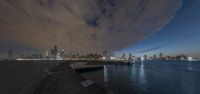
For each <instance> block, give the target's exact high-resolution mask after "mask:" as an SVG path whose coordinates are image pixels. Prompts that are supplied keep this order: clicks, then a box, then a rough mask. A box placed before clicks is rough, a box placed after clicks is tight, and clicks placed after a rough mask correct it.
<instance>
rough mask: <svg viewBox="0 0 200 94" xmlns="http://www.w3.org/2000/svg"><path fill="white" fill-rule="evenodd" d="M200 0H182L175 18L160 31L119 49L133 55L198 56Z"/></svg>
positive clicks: (199, 51) (199, 50) (199, 47)
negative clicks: (161, 53)
mask: <svg viewBox="0 0 200 94" xmlns="http://www.w3.org/2000/svg"><path fill="white" fill-rule="evenodd" d="M199 10H200V0H183V5H182V7H181V9H180V10H179V11H178V13H177V14H176V16H175V18H174V19H173V20H172V21H171V22H170V23H169V24H168V25H167V26H166V27H165V28H163V29H162V30H161V31H159V32H157V33H156V34H154V35H153V36H150V37H148V38H146V39H145V40H143V41H141V42H139V43H138V44H136V45H132V46H130V47H127V48H126V49H123V50H122V51H120V53H129V52H132V53H134V54H135V55H138V56H143V55H144V54H148V55H152V54H158V53H160V52H163V53H164V54H165V55H177V54H182V53H183V54H187V55H188V56H194V57H200V11H199Z"/></svg>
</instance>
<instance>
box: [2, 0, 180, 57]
mask: <svg viewBox="0 0 200 94" xmlns="http://www.w3.org/2000/svg"><path fill="white" fill-rule="evenodd" d="M181 2H182V1H181V0H17V1H16V0H1V1H0V37H1V38H2V39H4V40H9V41H11V42H13V43H17V44H19V45H25V46H27V47H30V48H35V49H40V50H44V49H49V48H52V47H53V46H54V45H58V46H59V47H62V48H64V49H65V50H66V51H69V52H81V53H88V52H102V51H103V50H108V51H109V52H113V51H117V50H119V49H122V48H124V47H127V46H129V45H132V44H135V43H137V42H139V41H141V40H143V39H144V38H145V37H147V36H149V35H151V34H153V33H155V32H156V31H159V30H160V29H161V28H163V27H164V26H165V25H166V24H168V23H169V22H170V21H171V20H172V18H173V17H174V16H175V14H176V12H177V10H178V9H179V8H180V7H181Z"/></svg>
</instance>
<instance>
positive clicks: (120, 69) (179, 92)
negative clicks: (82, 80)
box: [83, 61, 200, 94]
mask: <svg viewBox="0 0 200 94" xmlns="http://www.w3.org/2000/svg"><path fill="white" fill-rule="evenodd" d="M83 75H84V76H85V77H87V78H88V79H91V80H93V81H95V82H96V83H97V84H99V85H101V86H104V87H106V88H109V89H110V90H112V91H113V92H115V93H116V94H200V62H183V61H181V62H178V61H177V62H176V61H148V62H143V63H142V62H138V63H136V64H134V65H132V66H128V65H118V66H114V65H106V66H104V70H99V71H95V72H89V73H84V74H83Z"/></svg>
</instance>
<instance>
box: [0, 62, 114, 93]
mask: <svg viewBox="0 0 200 94" xmlns="http://www.w3.org/2000/svg"><path fill="white" fill-rule="evenodd" d="M85 82H86V84H87V83H88V82H89V84H87V85H83V83H85ZM0 83H1V84H0V94H113V93H112V92H111V91H109V90H107V89H105V88H102V87H100V86H98V85H96V84H95V83H94V82H92V81H90V80H88V79H86V78H84V77H82V76H81V75H80V74H78V73H77V72H75V71H74V70H73V69H71V68H70V67H69V65H68V63H59V62H57V63H55V62H54V61H51V62H50V61H23V62H22V61H21V62H18V61H0Z"/></svg>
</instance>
